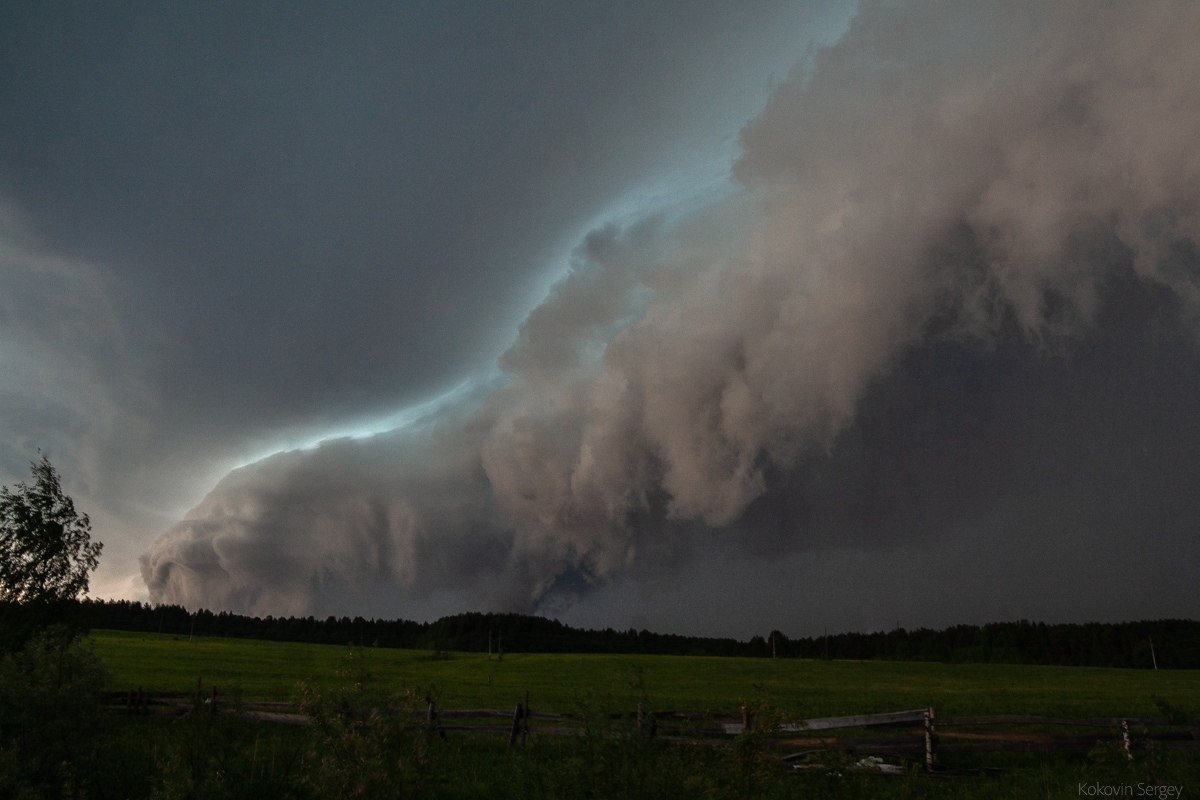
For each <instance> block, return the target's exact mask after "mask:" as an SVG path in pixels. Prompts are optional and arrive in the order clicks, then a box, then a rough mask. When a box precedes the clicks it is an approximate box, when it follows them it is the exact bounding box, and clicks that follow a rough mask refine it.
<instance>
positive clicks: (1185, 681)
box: [91, 631, 1200, 717]
mask: <svg viewBox="0 0 1200 800" xmlns="http://www.w3.org/2000/svg"><path fill="white" fill-rule="evenodd" d="M91 639H92V642H93V644H94V646H95V648H96V651H97V653H98V654H99V655H100V657H101V658H102V659H103V660H104V663H105V664H106V666H107V667H108V669H109V671H110V672H111V673H112V676H113V686H114V687H115V688H121V689H124V688H132V687H137V686H142V687H144V688H145V689H146V690H147V691H186V690H189V689H194V688H195V686H196V681H197V678H198V677H199V678H203V681H204V685H205V686H213V685H215V686H218V687H219V688H220V689H221V690H222V691H223V692H224V691H240V692H241V693H242V694H243V696H245V697H246V698H253V699H273V700H295V699H297V698H298V695H299V686H300V684H301V683H302V682H303V683H307V684H308V685H310V686H314V687H317V688H324V687H331V686H333V685H335V684H336V683H337V681H338V673H339V670H340V669H341V668H342V666H343V665H344V664H345V661H346V657H347V654H348V651H349V650H350V648H348V647H337V646H331V645H313V644H298V643H290V642H266V641H253V640H239V639H222V638H201V637H196V638H193V639H191V640H189V639H188V638H187V637H172V636H165V635H155V634H139V633H125V632H118V631H94V632H93V633H92V636H91ZM364 652H365V655H366V663H367V665H368V668H369V669H370V671H371V673H372V674H373V675H374V677H375V679H376V680H377V681H378V682H379V683H380V684H381V685H384V686H390V687H393V688H394V689H397V690H399V689H405V688H408V689H411V688H419V689H421V690H422V691H430V690H431V691H433V693H434V694H435V695H436V696H437V697H438V699H439V704H440V705H441V706H442V707H444V708H506V707H509V706H511V705H512V704H513V703H515V702H516V701H517V700H518V699H519V698H521V697H523V696H524V694H525V692H529V693H530V700H531V703H532V704H533V705H534V706H535V707H536V708H538V709H540V710H543V711H563V712H566V711H571V710H572V709H573V708H575V706H576V705H577V704H578V701H579V700H580V698H581V697H582V696H584V695H598V696H602V697H605V698H611V699H612V700H616V701H620V700H622V699H624V698H642V697H648V698H649V699H650V700H651V702H652V703H653V705H654V707H656V708H658V709H671V710H695V711H713V712H728V713H733V712H735V711H736V710H737V709H738V707H739V706H740V705H741V704H742V703H743V702H748V703H753V704H755V705H760V704H769V705H771V706H772V707H774V708H777V709H779V710H780V711H781V712H784V713H786V714H788V715H796V716H806V717H814V716H826V715H836V714H853V713H875V712H883V711H895V710H899V709H906V708H920V707H924V706H934V707H935V708H936V709H937V710H938V712H939V714H1017V713H1026V714H1043V715H1056V716H1132V717H1144V716H1160V715H1161V711H1160V707H1159V703H1160V701H1165V702H1167V703H1169V704H1170V705H1171V706H1172V707H1175V708H1177V709H1182V710H1185V711H1188V712H1190V713H1191V714H1193V715H1200V671H1196V670H1159V671H1153V670H1126V669H1105V668H1091V667H1038V666H1020V665H1002V664H930V663H917V662H884V661H808V660H801V659H778V660H773V659H747V658H704V657H689V656H638V655H563V654H553V655H542V654H509V655H505V656H504V657H503V658H502V659H497V658H496V657H494V656H493V657H490V658H489V657H488V656H487V655H484V654H479V653H431V652H427V651H412V650H389V649H376V648H366V649H365V651H364ZM635 702H636V700H635Z"/></svg>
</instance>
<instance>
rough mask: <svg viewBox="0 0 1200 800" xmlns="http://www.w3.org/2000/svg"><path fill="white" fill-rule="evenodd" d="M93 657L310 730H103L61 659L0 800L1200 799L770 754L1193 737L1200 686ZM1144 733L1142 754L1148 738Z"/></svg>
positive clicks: (605, 660)
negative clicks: (558, 715) (1175, 727)
mask: <svg viewBox="0 0 1200 800" xmlns="http://www.w3.org/2000/svg"><path fill="white" fill-rule="evenodd" d="M90 640H91V645H92V647H93V648H94V650H95V652H96V654H97V655H99V657H100V659H101V660H102V661H103V663H104V667H105V670H106V671H107V673H108V674H109V676H110V677H109V679H108V680H109V686H110V688H113V689H118V690H126V689H131V688H136V687H138V686H141V687H143V688H144V689H146V690H147V691H151V692H155V691H177V692H186V691H189V690H193V689H195V687H196V681H197V678H202V679H203V683H204V687H205V688H206V689H208V688H210V687H213V686H216V687H217V688H218V689H219V690H220V692H221V695H222V696H223V697H226V698H229V697H231V696H236V695H238V694H240V695H241V696H242V697H243V698H244V699H246V700H282V701H293V702H294V701H297V700H299V699H301V694H302V692H301V684H306V685H307V687H308V688H307V691H305V692H304V694H305V696H306V698H307V700H308V701H309V703H308V705H307V706H306V711H307V713H308V714H309V715H310V720H311V722H312V724H311V725H309V726H305V727H298V726H289V725H279V724H276V723H274V722H270V721H266V720H263V719H258V718H254V717H250V716H246V715H239V714H232V713H231V714H206V713H194V712H192V713H182V714H176V713H157V714H146V715H134V714H126V713H122V712H121V711H118V710H115V709H111V708H110V709H108V710H104V709H103V708H101V707H100V706H99V705H98V703H99V700H98V699H97V695H96V692H95V688H92V689H91V690H90V692H91V694H87V693H86V692H84V691H83V689H82V688H80V689H79V690H78V691H75V690H73V689H71V687H84V686H92V687H95V685H96V680H97V676H98V675H99V674H100V670H99V669H98V667H96V666H93V667H92V671H91V672H90V673H89V672H87V671H86V670H82V671H79V672H77V673H71V672H70V671H69V670H68V671H67V672H65V673H64V672H63V667H64V664H66V665H68V666H69V665H70V664H71V663H77V664H81V665H86V664H87V663H91V664H93V665H95V664H96V660H95V659H92V658H90V656H88V654H86V653H82V654H78V655H72V656H71V658H78V661H74V662H73V661H70V660H66V661H64V658H66V656H65V655H63V654H61V653H60V654H59V655H57V656H55V655H54V654H53V653H50V652H49V651H47V653H48V655H47V656H46V658H47V659H50V660H48V661H46V662H45V664H43V666H42V667H39V668H37V669H33V670H30V671H27V672H17V671H11V670H10V673H9V674H10V675H11V676H15V677H17V678H19V679H20V680H22V681H24V682H25V683H24V684H22V686H25V687H26V688H23V689H21V690H20V691H15V690H14V691H10V692H8V694H7V696H8V700H7V701H4V700H3V698H4V697H5V692H4V691H2V690H4V689H5V684H4V683H3V682H0V701H3V702H0V717H2V716H3V715H4V714H5V713H12V714H15V715H17V717H19V719H18V718H17V717H14V718H13V720H9V721H8V722H10V723H12V724H13V725H17V727H16V728H13V727H11V725H10V733H9V736H8V739H7V740H5V741H4V742H0V744H3V746H0V797H6V798H7V797H30V798H35V797H38V798H40V797H60V796H61V797H84V796H86V797H88V798H91V799H92V800H109V798H111V799H112V800H166V798H190V799H192V800H273V799H274V798H279V799H280V800H329V798H359V799H360V800H370V799H372V798H381V799H382V798H397V797H403V798H407V797H424V798H432V799H433V800H472V799H473V798H488V800H563V799H564V798H571V800H576V799H578V798H593V799H594V800H622V799H623V800H643V799H644V798H645V799H648V798H654V799H655V800H660V799H661V798H686V799H687V800H695V799H696V798H708V799H710V800H726V798H728V799H729V800H743V799H744V800H793V798H795V799H797V800H798V799H799V798H823V800H858V799H859V798H895V799H896V800H907V798H922V800H943V799H944V800H949V799H950V798H954V800H1006V798H1015V797H1039V798H1070V797H1079V796H1099V794H1100V793H1105V795H1106V796H1108V795H1111V796H1153V797H1155V798H1157V800H1162V798H1166V797H1171V798H1178V797H1181V796H1182V797H1192V796H1195V792H1197V791H1200V751H1197V750H1195V749H1175V748H1171V747H1167V746H1165V744H1172V743H1178V742H1165V740H1162V741H1164V742H1165V744H1164V745H1163V746H1160V744H1159V741H1154V742H1150V741H1148V740H1143V741H1141V742H1139V743H1138V745H1136V746H1135V747H1134V748H1133V749H1132V753H1131V754H1132V756H1133V757H1132V758H1131V757H1129V755H1130V754H1126V753H1125V751H1124V750H1123V749H1122V747H1121V744H1120V738H1119V736H1118V735H1116V734H1114V731H1113V730H1112V729H1107V730H1098V731H1096V732H1095V733H1094V734H1090V733H1089V734H1087V735H1086V736H1085V737H1084V738H1085V740H1086V739H1087V737H1090V736H1092V735H1094V736H1095V740H1094V742H1092V741H1084V742H1083V743H1082V744H1083V747H1082V748H1081V749H1075V750H1071V751H1055V752H1013V751H1012V750H1011V749H1005V748H1002V747H997V746H996V745H995V743H994V742H983V743H982V749H978V750H971V749H969V748H968V747H966V746H963V747H958V748H957V749H956V748H955V747H953V746H951V745H953V744H960V745H970V744H971V741H978V740H964V739H963V738H961V737H960V738H959V740H958V742H957V743H956V742H954V741H953V735H954V734H953V733H952V732H951V731H948V730H947V728H949V729H952V727H953V726H950V725H947V727H946V728H943V729H942V730H941V736H942V744H941V745H940V748H941V749H940V750H939V753H940V754H941V755H942V756H944V757H943V758H942V759H941V762H940V763H941V767H942V769H941V770H939V771H938V772H937V773H935V774H934V775H930V774H929V773H928V772H927V771H926V769H925V764H924V759H923V748H920V749H919V750H918V751H910V752H909V753H908V754H906V755H898V754H891V755H887V754H885V755H887V757H888V758H889V759H891V761H889V763H890V764H892V766H894V767H897V768H899V769H900V770H901V771H902V773H903V774H901V775H899V776H881V775H879V774H877V773H876V772H872V771H869V770H863V769H859V768H858V767H859V766H860V762H859V761H858V760H859V759H861V758H862V757H863V756H864V755H870V754H872V752H873V751H872V750H870V749H867V750H865V751H862V752H860V751H859V750H857V749H854V748H872V747H874V748H878V747H879V743H878V740H875V742H874V743H866V744H855V745H852V746H850V747H849V748H847V747H840V748H835V749H832V750H830V749H826V748H824V747H821V746H818V747H816V749H813V750H809V749H808V748H811V747H812V746H813V745H814V743H813V742H808V743H802V742H799V741H796V740H794V739H792V738H791V737H788V738H786V739H780V737H779V736H778V735H777V732H776V731H773V730H771V728H770V721H775V722H779V721H786V720H787V719H789V718H790V719H797V718H803V717H818V716H832V715H843V714H845V715H850V714H865V713H875V712H886V711H897V710H902V709H911V708H921V707H924V706H930V705H931V706H933V707H934V708H936V709H937V711H938V714H939V716H940V717H941V719H943V720H944V719H946V718H947V717H949V716H954V715H991V714H1031V715H1047V716H1069V717H1161V716H1163V715H1164V713H1165V711H1167V710H1171V711H1173V712H1177V713H1182V714H1186V715H1187V716H1189V717H1190V718H1191V719H1193V720H1196V719H1197V718H1200V671H1167V670H1163V671H1157V672H1156V671H1152V670H1118V669H1091V668H1067V667H1030V666H1004V665H986V664H927V663H911V662H908V663H905V662H882V661H867V662H859V661H807V660H800V659H779V660H772V659H749V658H739V659H731V658H689V657H673V656H634V655H616V656H611V655H536V654H509V655H506V656H505V657H504V658H503V659H498V658H490V657H488V656H486V655H482V654H468V653H430V652H422V651H409V650H388V649H378V648H365V649H354V648H350V647H336V646H322V645H305V644H294V643H279V642H266V641H252V640H237V639H222V638H204V637H200V638H194V639H189V638H188V637H175V636H170V635H166V636H162V635H146V634H133V633H124V632H116V631H103V630H99V631H94V632H93V633H92V634H91V636H90ZM55 659H57V660H55ZM39 663H41V662H39ZM54 664H56V665H57V669H58V671H59V672H58V673H57V674H58V678H55V679H54V680H51V679H50V678H51V676H50V673H52V672H53V671H54V670H53V669H50V668H46V667H48V666H53V665H54ZM363 667H365V668H366V671H367V672H369V673H370V674H371V675H372V680H366V679H365V677H364V673H363V671H362V668H363ZM81 669H82V668H81ZM72 674H76V675H77V677H76V678H74V679H73V680H74V683H72V682H68V683H66V684H64V685H65V686H66V687H67V689H68V690H66V691H64V690H61V687H60V689H59V690H55V691H51V690H50V687H54V686H58V683H56V681H59V680H60V679H61V678H62V677H63V675H66V676H68V677H69V676H70V675H72ZM88 675H91V676H93V678H92V679H91V683H88V682H87V676H88ZM15 685H16V684H13V685H12V686H15ZM12 686H10V687H9V688H12ZM38 687H40V688H38ZM426 690H429V691H431V692H432V693H433V695H434V696H435V697H436V698H437V700H438V705H439V707H440V708H442V709H443V710H447V709H456V708H494V709H512V708H513V706H514V705H515V704H516V702H517V701H518V700H520V699H523V697H524V695H525V693H526V692H528V693H529V696H530V700H531V704H532V706H533V708H534V710H535V711H559V712H565V713H569V714H573V715H574V718H575V720H576V721H577V723H576V725H575V727H574V728H573V729H572V730H573V731H574V735H570V736H562V735H554V732H553V731H552V730H549V729H546V731H545V732H543V729H542V727H541V723H540V722H539V721H537V720H535V722H534V724H533V726H532V730H531V733H530V735H529V738H528V741H527V742H524V743H523V746H509V737H508V735H507V733H508V731H507V730H505V729H502V730H501V731H499V732H495V731H489V732H475V733H467V732H465V731H461V730H453V729H450V730H449V731H447V730H445V729H443V730H441V731H438V730H436V729H433V728H430V727H428V726H426V725H425V724H424V721H425V714H424V711H425V704H424V702H425V701H424V694H425V691H426ZM72 691H74V692H75V693H74V694H72ZM88 697H90V698H91V700H90V701H88V700H87V698H88ZM639 701H641V702H642V703H643V707H646V704H647V703H648V706H649V707H648V710H650V711H666V710H685V711H710V712H713V713H714V714H722V713H724V714H736V713H737V712H738V710H739V707H740V706H741V705H742V704H743V703H746V704H748V705H750V706H752V707H753V708H754V709H755V710H756V711H757V712H759V713H760V714H761V715H760V716H759V717H757V719H758V720H760V721H763V720H766V721H768V723H767V724H764V725H761V726H758V727H756V729H755V731H754V732H751V733H748V734H743V735H739V736H737V737H733V738H729V739H723V740H721V741H719V742H714V741H713V740H705V741H704V743H702V744H701V743H697V742H696V740H695V739H694V738H693V739H691V741H688V742H686V743H681V742H678V741H674V740H672V738H671V735H670V734H669V733H668V734H665V735H659V736H652V735H649V734H648V732H647V731H646V729H645V728H644V727H639V726H638V725H637V723H636V721H634V719H633V718H632V716H631V715H630V713H629V712H631V711H632V710H633V709H634V708H635V705H636V704H637V703H638V702H639ZM5 702H7V703H8V705H7V706H6V705H5ZM89 702H90V705H88V703H89ZM233 707H235V706H234V705H233V704H230V705H226V706H225V708H226V709H231V708H233ZM380 709H390V711H391V712H401V711H404V710H408V711H411V712H413V713H388V712H387V711H385V712H384V713H379V710H380ZM447 718H449V717H447ZM18 723H19V724H18ZM1181 727H1183V726H1181ZM664 729H666V726H665V725H664ZM960 730H961V729H960ZM13 731H16V733H13ZM1182 732H1183V733H1187V731H1186V730H1184V731H1182ZM1055 733H1057V731H1056V732H1055ZM1133 733H1134V734H1135V735H1139V731H1138V729H1137V728H1136V727H1135V728H1134V731H1133ZM1034 734H1035V735H1036V734H1037V731H1034ZM849 735H850V736H851V737H853V736H855V735H856V734H854V733H853V732H851V733H850V734H849ZM896 735H899V736H910V737H913V738H916V737H920V736H921V735H922V734H921V733H920V731H919V730H917V731H908V732H907V733H906V732H903V731H898V732H897V733H896ZM973 735H975V734H974V733H973V732H968V733H967V736H973ZM802 738H803V737H802ZM816 744H818V745H819V744H820V743H816ZM1184 744H1187V743H1184ZM800 747H803V748H805V751H806V752H807V753H809V754H810V755H812V757H813V758H814V759H815V760H814V761H811V762H808V763H807V764H806V766H809V767H811V769H810V770H805V771H794V770H792V769H791V767H790V766H788V764H789V763H794V762H785V761H784V759H782V758H781V756H782V755H784V754H793V753H794V751H795V748H800ZM780 748H787V749H786V750H781V749H780ZM1087 787H1091V789H1089V788H1087ZM1145 787H1151V788H1153V789H1154V793H1153V794H1148V793H1146V792H1145V791H1142V790H1143V789H1144V788H1145ZM1093 789H1094V790H1095V791H1094V792H1092V794H1090V795H1089V794H1087V793H1088V792H1089V791H1092V790H1093ZM1168 790H1169V791H1170V792H1171V793H1170V794H1166V793H1165V792H1167V791H1168ZM1139 792H1141V793H1140V794H1139Z"/></svg>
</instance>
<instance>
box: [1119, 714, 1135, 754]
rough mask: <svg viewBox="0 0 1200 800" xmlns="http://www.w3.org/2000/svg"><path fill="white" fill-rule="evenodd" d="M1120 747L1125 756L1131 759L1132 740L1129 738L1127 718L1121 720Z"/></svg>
mask: <svg viewBox="0 0 1200 800" xmlns="http://www.w3.org/2000/svg"><path fill="white" fill-rule="evenodd" d="M1121 747H1122V748H1124V750H1125V758H1127V759H1129V760H1130V761H1133V742H1132V741H1131V740H1130V738H1129V720H1127V719H1123V720H1121Z"/></svg>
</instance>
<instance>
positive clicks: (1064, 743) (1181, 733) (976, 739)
mask: <svg viewBox="0 0 1200 800" xmlns="http://www.w3.org/2000/svg"><path fill="white" fill-rule="evenodd" d="M106 700H107V705H108V707H109V708H111V709H114V710H117V709H119V710H122V711H124V712H125V713H132V714H172V715H177V716H182V715H190V714H199V713H205V714H216V713H236V714H238V715H240V716H243V717H247V718H251V719H256V720H260V721H264V722H270V723H277V724H288V725H310V724H312V719H311V718H310V717H308V716H306V715H305V714H303V713H302V712H301V710H300V708H299V706H297V705H296V704H295V703H283V702H258V701H253V702H238V703H236V704H235V703H230V702H227V701H226V700H224V699H223V697H222V695H221V694H220V693H219V692H218V691H217V689H216V687H209V688H207V689H205V688H204V687H203V685H202V684H198V685H197V689H196V691H194V692H175V693H164V692H156V693H147V692H143V691H142V690H141V688H138V689H136V690H133V691H129V692H110V693H108V695H106ZM406 713H409V714H411V715H412V717H413V720H414V723H415V724H418V725H423V726H424V727H426V728H427V729H428V730H429V731H430V732H431V733H438V734H441V735H445V734H447V733H456V734H475V735H493V736H498V737H505V738H506V739H507V741H508V743H509V745H510V746H516V745H524V744H525V742H526V740H527V738H528V737H529V736H530V734H531V733H532V734H536V735H539V736H570V735H575V736H578V735H583V734H585V733H597V732H598V733H599V734H600V735H610V736H611V735H637V736H641V737H645V738H648V739H657V740H661V741H666V742H672V743H681V744H693V745H710V746H723V745H729V744H730V743H732V742H733V741H735V740H737V739H738V737H747V736H754V737H756V738H757V739H758V740H759V741H761V742H762V743H764V744H765V745H767V746H770V747H772V748H775V749H777V750H778V751H779V752H780V755H781V758H783V760H784V761H786V762H788V763H789V764H791V765H792V767H793V769H795V770H804V769H819V768H824V767H823V766H822V764H821V763H820V762H819V761H817V760H815V759H820V758H821V756H822V755H823V754H828V753H830V752H840V753H843V754H845V755H849V756H851V757H862V760H861V761H860V762H858V766H860V767H862V768H871V769H875V770H876V771H882V772H887V771H897V770H900V771H902V770H901V768H900V767H898V766H897V765H888V764H885V763H883V762H882V761H881V760H880V759H881V757H884V756H890V757H894V758H895V757H899V758H902V759H904V760H906V761H908V762H910V763H918V764H923V766H924V768H925V770H927V771H929V772H937V771H940V770H941V769H942V762H941V757H942V756H943V755H945V754H947V753H978V752H1044V753H1049V752H1088V751H1090V750H1091V749H1093V748H1094V747H1096V746H1097V745H1104V744H1106V743H1107V744H1109V745H1110V746H1112V747H1113V748H1114V749H1115V750H1117V751H1119V752H1121V753H1123V754H1124V755H1125V757H1127V758H1130V759H1133V758H1134V756H1135V753H1136V752H1137V751H1139V750H1142V749H1144V748H1146V747H1150V746H1153V747H1158V748H1166V749H1176V748H1188V749H1200V721H1196V720H1193V721H1191V722H1188V723H1179V722H1172V721H1168V720H1160V719H1136V718H1121V717H1099V718H1089V719H1068V718H1062V717H1047V716H1036V715H1013V714H1003V715H991V716H947V717H939V716H938V715H937V714H936V712H935V711H934V709H933V708H918V709H910V710H907V711H893V712H887V713H882V714H857V715H849V716H840V717H820V718H816V719H801V720H792V721H782V720H779V719H774V718H773V719H770V720H766V719H762V718H759V717H756V716H755V715H754V714H753V713H752V712H750V711H749V710H748V709H745V708H743V710H742V713H741V714H740V715H738V716H726V715H720V714H711V713H708V712H693V711H655V712H650V711H644V710H643V709H642V708H641V707H640V706H639V707H638V708H636V709H635V710H633V711H630V712H629V713H627V714H608V715H605V716H603V717H601V718H596V717H591V718H588V717H582V716H578V715H570V714H557V713H548V712H539V711H534V710H532V709H531V708H530V702H529V695H528V693H526V695H525V696H524V698H522V700H521V701H519V702H518V703H516V705H515V707H514V708H513V709H512V710H504V709H443V708H439V707H438V706H437V705H436V703H434V702H432V701H430V702H429V703H428V704H427V706H426V707H425V708H424V710H415V711H414V710H409V711H407V712H406ZM1062 729H1074V731H1075V732H1072V733H1061V732H1060V731H1061V730H1062ZM1082 731H1086V732H1082Z"/></svg>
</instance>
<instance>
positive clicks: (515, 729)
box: [508, 703, 525, 747]
mask: <svg viewBox="0 0 1200 800" xmlns="http://www.w3.org/2000/svg"><path fill="white" fill-rule="evenodd" d="M524 711H525V709H524V707H523V706H522V705H521V704H520V703H517V708H516V710H515V711H513V721H512V731H511V732H510V733H509V734H508V746H509V747H513V746H515V745H516V743H517V734H518V733H520V732H521V718H522V717H523V716H524Z"/></svg>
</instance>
